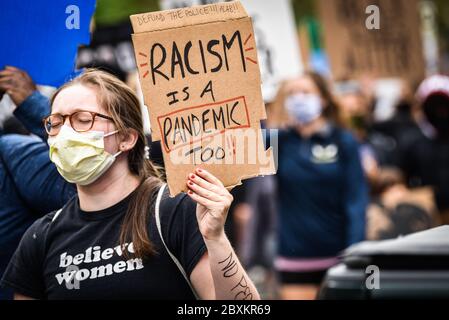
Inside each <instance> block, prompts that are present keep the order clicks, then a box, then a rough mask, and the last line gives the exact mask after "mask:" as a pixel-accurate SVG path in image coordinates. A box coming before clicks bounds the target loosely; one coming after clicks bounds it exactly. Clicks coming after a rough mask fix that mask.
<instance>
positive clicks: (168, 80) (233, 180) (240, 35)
mask: <svg viewBox="0 0 449 320" xmlns="http://www.w3.org/2000/svg"><path fill="white" fill-rule="evenodd" d="M131 23H132V25H133V29H134V34H133V35H132V39H133V43H134V50H135V55H136V60H137V65H138V68H139V77H140V83H141V86H142V91H143V95H144V100H145V104H146V105H147V106H148V109H149V114H150V123H151V131H152V138H153V140H156V141H157V140H160V141H161V144H162V150H163V156H164V163H165V169H166V175H167V182H168V186H169V188H170V194H171V196H175V195H176V194H178V193H180V192H182V191H186V190H187V186H186V180H187V176H188V174H189V173H191V172H194V170H195V168H196V167H198V166H200V167H204V168H205V169H207V170H209V171H210V172H211V173H212V174H214V175H215V176H217V177H218V178H219V179H220V180H221V181H222V182H223V184H224V185H225V186H227V187H229V188H232V187H233V186H235V185H238V184H240V183H241V180H242V179H246V178H250V177H255V176H258V175H265V174H274V173H275V169H274V161H273V156H272V152H271V150H268V151H266V150H265V148H264V141H263V138H262V134H261V130H260V120H261V119H265V118H266V114H265V108H264V104H263V99H262V93H261V80H260V70H259V62H258V58H257V50H256V44H255V40H254V31H253V28H252V23H251V18H250V17H248V15H247V13H246V11H245V10H244V8H243V6H242V5H241V3H240V2H238V1H235V2H227V3H221V4H212V5H206V6H196V7H190V8H182V9H175V10H167V11H161V12H150V13H144V14H138V15H133V16H131Z"/></svg>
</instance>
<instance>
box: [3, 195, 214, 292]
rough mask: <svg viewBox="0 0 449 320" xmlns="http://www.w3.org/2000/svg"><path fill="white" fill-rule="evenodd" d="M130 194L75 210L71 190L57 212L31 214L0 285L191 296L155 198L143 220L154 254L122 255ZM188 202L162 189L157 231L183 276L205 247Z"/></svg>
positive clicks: (128, 247)
mask: <svg viewBox="0 0 449 320" xmlns="http://www.w3.org/2000/svg"><path fill="white" fill-rule="evenodd" d="M133 195H134V193H131V194H130V195H129V196H127V197H126V198H125V199H124V200H122V201H120V202H119V203H117V204H116V205H114V206H112V207H110V208H108V209H105V210H101V211H97V212H84V211H82V210H81V209H80V208H79V201H78V197H77V196H75V197H74V198H72V199H71V200H70V201H69V202H68V204H67V205H66V206H65V207H64V209H63V210H62V211H61V213H60V214H59V215H57V216H56V218H55V212H53V213H50V214H48V215H46V216H44V217H43V218H41V219H39V220H37V221H36V222H35V223H34V224H33V225H32V226H31V227H30V228H29V229H28V231H27V232H26V233H25V235H24V236H23V238H22V240H21V242H20V244H19V247H18V249H17V251H16V252H15V254H14V256H13V258H12V259H11V261H10V264H9V266H8V268H7V270H6V272H5V274H4V277H3V280H2V285H5V286H9V287H12V288H13V289H14V291H15V292H17V293H20V294H23V295H25V296H29V297H32V298H36V299H194V295H193V293H192V291H191V289H190V287H189V285H188V283H187V282H186V280H185V279H184V277H183V276H182V274H181V272H180V271H179V269H178V268H177V267H176V265H175V263H174V262H173V260H172V259H171V258H170V256H169V255H168V253H167V251H166V249H165V247H164V246H163V244H162V241H161V239H160V236H159V233H158V230H157V227H156V221H155V216H154V205H153V210H150V211H151V212H152V214H151V216H150V217H149V223H148V228H149V236H150V240H151V241H152V243H153V244H154V246H155V248H156V251H157V254H155V255H153V256H151V257H148V258H146V259H144V260H143V261H142V260H140V259H137V258H134V257H133V256H132V254H130V255H129V257H128V258H125V257H124V255H123V252H125V251H126V250H128V252H129V253H132V252H133V246H132V243H131V244H127V245H125V246H124V247H123V248H121V247H120V245H119V240H118V239H119V232H120V227H121V225H122V222H123V218H124V216H125V213H126V210H127V207H128V205H129V203H130V200H131V198H132V196H133ZM195 209H196V205H195V203H194V202H193V201H192V200H191V199H190V198H189V197H188V196H186V195H185V194H181V195H178V196H177V197H175V198H169V197H168V192H167V191H165V192H164V195H163V198H162V202H161V205H160V219H161V230H162V234H163V237H164V241H165V243H166V244H167V246H168V248H169V249H170V251H171V252H172V253H173V254H174V255H175V256H176V257H177V259H178V260H179V261H180V263H181V265H182V266H183V268H184V270H185V272H186V273H187V276H188V277H190V274H191V272H192V270H193V269H194V267H195V265H196V264H197V263H198V261H199V259H200V258H201V257H202V256H203V255H204V253H205V252H206V246H205V244H204V240H203V237H202V235H201V233H200V232H199V229H198V223H197V220H196V214H195Z"/></svg>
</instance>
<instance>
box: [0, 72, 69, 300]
mask: <svg viewBox="0 0 449 320" xmlns="http://www.w3.org/2000/svg"><path fill="white" fill-rule="evenodd" d="M0 91H2V92H6V93H7V94H8V95H9V97H10V99H11V100H12V101H13V103H14V104H15V105H16V106H17V107H16V108H15V109H14V112H13V115H14V117H15V119H17V122H18V123H20V124H22V125H23V127H24V128H25V129H24V131H23V132H22V133H24V134H6V133H11V132H16V133H20V131H19V130H18V128H17V127H14V126H15V125H14V124H16V123H17V122H13V121H12V120H11V119H10V120H7V121H8V122H11V125H10V126H8V123H4V125H3V133H2V134H0V277H1V276H2V275H3V272H4V271H5V269H6V266H7V264H8V262H9V260H10V258H11V256H12V254H13V253H14V251H15V250H16V248H17V245H18V244H19V241H20V238H21V237H22V236H23V234H24V232H25V231H26V229H27V228H28V227H29V226H30V225H31V224H32V223H33V222H34V221H35V220H36V219H38V218H39V217H41V216H42V215H44V214H46V213H48V212H50V211H53V210H56V209H58V208H60V207H61V206H62V205H63V204H64V203H65V202H67V201H68V200H69V199H70V198H71V197H72V196H73V195H74V194H75V188H74V186H73V185H71V184H68V183H67V182H66V181H65V180H64V179H62V178H61V176H60V175H59V174H58V172H57V171H56V168H55V166H54V165H53V164H52V163H51V162H50V160H49V158H48V146H47V144H46V143H45V142H44V141H43V139H44V138H45V136H46V134H45V130H44V129H43V126H42V118H44V116H46V115H48V114H49V111H50V106H49V102H48V99H47V98H46V97H45V96H43V95H42V94H41V93H39V92H38V91H37V89H36V86H35V84H34V83H33V81H32V79H31V78H30V77H29V75H28V74H27V73H26V72H25V71H22V70H19V69H17V68H14V67H6V68H5V69H4V70H1V71H0ZM28 132H30V133H33V134H34V136H30V135H29V134H28ZM11 298H12V291H11V290H9V289H6V288H0V300H1V299H11Z"/></svg>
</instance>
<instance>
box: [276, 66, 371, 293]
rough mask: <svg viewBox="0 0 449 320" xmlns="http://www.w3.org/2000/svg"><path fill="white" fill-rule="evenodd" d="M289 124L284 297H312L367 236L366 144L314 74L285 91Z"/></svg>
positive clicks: (281, 230)
mask: <svg viewBox="0 0 449 320" xmlns="http://www.w3.org/2000/svg"><path fill="white" fill-rule="evenodd" d="M279 97H285V99H282V98H281V99H282V100H281V101H280V102H279V101H278V103H277V105H278V106H279V105H285V108H286V110H287V111H288V113H289V115H290V119H291V122H290V126H289V128H288V129H286V130H282V131H280V132H279V137H278V139H279V155H278V161H279V166H278V173H277V176H276V178H277V184H278V198H279V221H278V232H277V237H278V257H277V259H276V261H275V267H276V269H277V270H278V271H279V276H280V281H281V285H282V287H281V297H282V298H285V299H313V298H315V297H316V294H317V291H318V288H319V284H320V283H321V280H322V279H323V277H324V275H325V273H326V270H327V269H328V268H329V267H331V266H333V265H334V264H336V263H337V256H338V254H339V253H340V252H341V251H342V250H343V249H345V248H346V247H348V246H350V245H352V244H354V243H357V242H359V241H362V240H364V239H365V209H366V205H367V201H368V199H367V196H368V192H367V185H366V181H365V177H364V174H363V169H362V165H361V161H360V156H359V144H358V143H357V142H356V140H355V139H354V137H353V136H352V135H351V134H350V133H349V132H348V131H346V130H344V129H342V126H341V120H340V115H339V107H338V106H337V104H336V102H335V99H334V98H333V96H332V95H331V93H330V91H329V88H328V86H327V83H326V82H325V80H324V79H323V78H322V77H321V76H319V75H317V74H315V73H307V74H305V75H304V76H302V77H300V78H298V79H295V80H292V81H289V82H287V83H286V84H284V86H283V87H282V88H281V89H280V93H279Z"/></svg>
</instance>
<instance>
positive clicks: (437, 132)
mask: <svg viewBox="0 0 449 320" xmlns="http://www.w3.org/2000/svg"><path fill="white" fill-rule="evenodd" d="M417 99H418V101H419V102H420V106H421V113H422V115H421V118H420V120H419V121H418V125H419V127H420V129H421V132H422V134H421V135H420V136H419V137H417V138H416V139H415V140H414V141H413V143H411V144H410V145H409V148H408V149H407V151H406V152H405V153H404V156H403V159H402V168H403V170H404V172H405V173H406V176H407V180H408V184H409V185H410V186H411V187H420V186H432V187H433V188H434V190H435V200H436V203H437V205H438V209H439V211H440V212H441V214H442V219H443V222H447V223H449V77H446V76H433V77H430V78H428V79H426V80H425V81H424V82H423V83H422V84H421V86H420V87H419V89H418V92H417Z"/></svg>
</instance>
